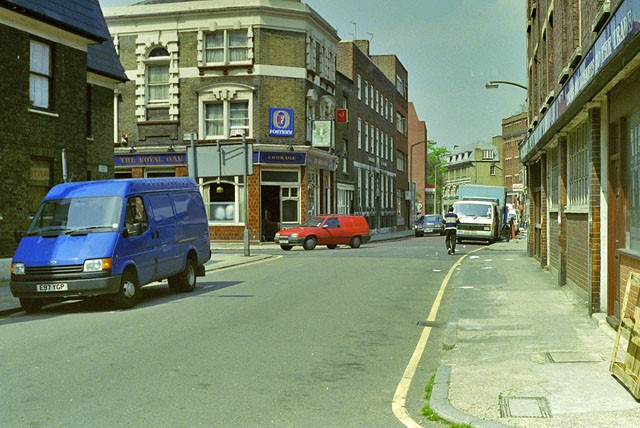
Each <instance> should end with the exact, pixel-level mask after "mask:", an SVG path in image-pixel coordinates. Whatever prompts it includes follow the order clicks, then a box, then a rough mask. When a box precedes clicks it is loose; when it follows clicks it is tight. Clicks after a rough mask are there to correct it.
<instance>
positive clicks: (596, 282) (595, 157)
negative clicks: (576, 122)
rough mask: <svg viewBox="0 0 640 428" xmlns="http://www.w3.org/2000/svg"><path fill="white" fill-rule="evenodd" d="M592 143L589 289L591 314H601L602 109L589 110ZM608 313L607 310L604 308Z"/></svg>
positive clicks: (590, 156) (590, 155)
mask: <svg viewBox="0 0 640 428" xmlns="http://www.w3.org/2000/svg"><path fill="white" fill-rule="evenodd" d="M589 127H590V130H591V141H590V144H589V164H590V166H591V169H590V174H591V177H590V179H589V183H590V185H591V191H590V192H589V193H590V198H591V199H590V201H589V261H588V263H589V265H588V267H589V287H590V293H591V308H590V309H591V313H593V312H600V273H601V263H600V252H601V251H600V250H601V243H600V215H601V214H600V211H601V209H600V189H601V182H600V177H601V176H602V168H601V166H600V109H599V108H593V109H590V110H589ZM604 310H605V312H606V308H604Z"/></svg>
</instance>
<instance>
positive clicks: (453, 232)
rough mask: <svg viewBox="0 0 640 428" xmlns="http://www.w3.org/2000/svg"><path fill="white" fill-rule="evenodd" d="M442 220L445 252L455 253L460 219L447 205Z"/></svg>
mask: <svg viewBox="0 0 640 428" xmlns="http://www.w3.org/2000/svg"><path fill="white" fill-rule="evenodd" d="M442 222H443V223H444V234H445V240H444V243H445V244H446V246H447V254H455V253H456V239H457V233H458V223H459V222H460V219H458V214H456V213H454V212H453V207H449V212H447V213H446V214H445V215H444V219H443V220H442Z"/></svg>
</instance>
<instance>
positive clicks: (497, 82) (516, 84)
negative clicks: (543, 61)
mask: <svg viewBox="0 0 640 428" xmlns="http://www.w3.org/2000/svg"><path fill="white" fill-rule="evenodd" d="M498 84H503V85H512V86H517V87H518V88H522V89H524V90H525V91H526V90H528V89H529V88H527V87H526V86H525V85H521V84H520V83H516V82H509V81H506V80H492V81H491V82H489V83H487V85H498Z"/></svg>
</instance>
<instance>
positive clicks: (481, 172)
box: [442, 136, 503, 212]
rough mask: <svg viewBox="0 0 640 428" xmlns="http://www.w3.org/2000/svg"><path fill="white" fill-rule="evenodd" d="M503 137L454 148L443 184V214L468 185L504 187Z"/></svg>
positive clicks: (447, 160) (447, 163) (448, 159)
mask: <svg viewBox="0 0 640 428" xmlns="http://www.w3.org/2000/svg"><path fill="white" fill-rule="evenodd" d="M501 152H502V137H500V136H498V137H495V138H493V140H492V141H491V143H484V142H478V143H476V144H469V145H467V146H462V147H460V146H453V149H452V151H451V153H450V154H449V156H448V158H447V159H446V163H445V165H444V167H445V172H444V176H445V178H444V183H443V184H442V211H443V212H446V211H447V209H448V208H449V207H450V206H451V205H453V203H454V202H455V201H456V200H457V199H458V190H459V189H460V186H462V185H464V184H482V185H486V186H502V185H503V179H502V173H503V167H502V162H501V160H500V153H501Z"/></svg>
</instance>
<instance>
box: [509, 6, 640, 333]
mask: <svg viewBox="0 0 640 428" xmlns="http://www.w3.org/2000/svg"><path fill="white" fill-rule="evenodd" d="M527 13H528V24H527V32H528V54H527V57H528V72H529V78H528V81H529V85H528V87H529V94H528V95H529V97H528V99H529V123H530V128H529V130H528V136H527V138H526V139H525V141H524V142H523V143H522V145H521V146H520V158H521V160H522V161H523V163H525V164H526V166H527V176H528V194H529V205H530V213H529V214H530V225H529V252H530V255H531V256H533V257H536V258H537V259H538V260H539V261H540V264H541V266H543V267H544V268H548V269H550V270H551V272H552V273H553V274H554V275H556V276H557V281H558V283H559V284H560V285H563V286H565V285H566V286H567V287H569V288H570V289H572V290H574V291H575V292H576V293H577V294H578V295H579V296H581V297H582V298H583V300H584V302H585V304H586V307H587V308H588V311H589V313H593V312H600V313H604V314H606V315H607V317H608V320H609V321H610V322H611V323H612V324H614V325H616V324H617V323H618V320H619V319H620V317H621V315H622V314H621V303H622V301H623V299H624V295H625V289H626V284H627V280H628V278H629V277H630V275H631V274H632V273H634V272H637V271H638V270H640V196H639V195H640V98H638V96H637V94H638V92H639V91H640V25H639V24H640V0H604V1H603V0H582V1H577V2H563V1H553V0H529V1H527ZM631 298H632V299H634V302H636V303H640V302H638V301H637V299H638V296H637V290H636V291H635V292H634V293H633V294H632V295H631Z"/></svg>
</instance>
